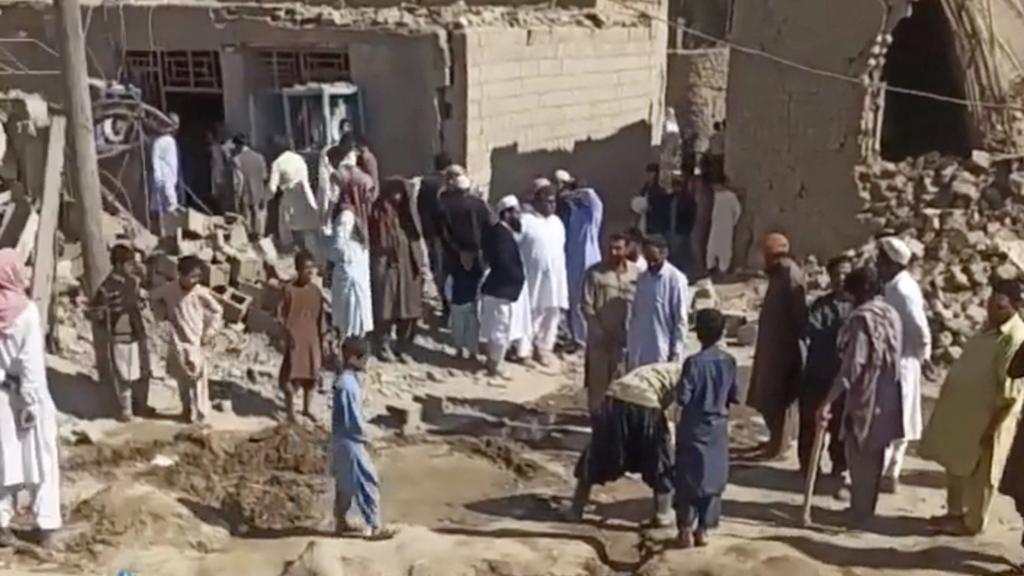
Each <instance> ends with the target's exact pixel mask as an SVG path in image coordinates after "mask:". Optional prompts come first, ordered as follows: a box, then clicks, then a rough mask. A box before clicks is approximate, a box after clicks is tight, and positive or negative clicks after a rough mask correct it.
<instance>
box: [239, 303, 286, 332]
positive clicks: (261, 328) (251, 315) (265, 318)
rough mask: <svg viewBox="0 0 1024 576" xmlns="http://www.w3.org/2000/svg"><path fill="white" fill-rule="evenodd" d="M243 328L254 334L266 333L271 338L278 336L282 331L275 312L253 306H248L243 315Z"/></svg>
mask: <svg viewBox="0 0 1024 576" xmlns="http://www.w3.org/2000/svg"><path fill="white" fill-rule="evenodd" d="M245 328H246V329H247V330H248V331H249V332H252V333H254V334H266V335H268V336H270V337H272V338H277V337H280V336H281V335H282V334H283V332H284V326H282V325H281V322H280V321H279V320H278V319H277V316H276V315H275V314H271V313H270V312H267V311H266V310H260V309H259V308H257V307H255V306H250V307H249V312H248V313H247V314H246V315H245Z"/></svg>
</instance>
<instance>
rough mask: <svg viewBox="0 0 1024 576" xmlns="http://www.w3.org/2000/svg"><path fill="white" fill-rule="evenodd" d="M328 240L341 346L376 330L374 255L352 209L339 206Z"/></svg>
mask: <svg viewBox="0 0 1024 576" xmlns="http://www.w3.org/2000/svg"><path fill="white" fill-rule="evenodd" d="M330 231H331V234H330V236H329V237H328V241H329V244H328V249H327V255H328V258H329V259H330V261H331V262H332V263H333V264H334V269H333V271H332V272H331V324H332V325H333V326H334V329H335V331H336V333H337V335H338V340H339V343H340V342H341V341H344V340H345V339H346V338H353V337H362V336H364V335H366V334H368V333H370V332H372V331H373V304H372V299H371V296H370V294H371V292H370V252H369V250H368V249H367V247H366V237H365V236H364V235H363V233H362V231H361V230H360V228H359V227H358V226H356V215H355V212H353V211H352V209H351V207H349V206H347V205H341V206H339V208H338V210H337V214H336V216H335V217H334V219H333V225H332V227H331V230H330Z"/></svg>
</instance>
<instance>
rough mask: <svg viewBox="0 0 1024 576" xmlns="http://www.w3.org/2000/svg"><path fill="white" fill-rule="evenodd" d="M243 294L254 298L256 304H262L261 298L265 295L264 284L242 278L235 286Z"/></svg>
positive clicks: (253, 301)
mask: <svg viewBox="0 0 1024 576" xmlns="http://www.w3.org/2000/svg"><path fill="white" fill-rule="evenodd" d="M235 289H237V290H238V291H239V292H241V293H242V294H245V295H246V296H248V297H249V298H252V303H253V304H254V305H256V306H259V305H260V299H261V298H262V297H263V285H262V284H256V283H254V282H246V281H245V280H242V281H241V282H239V283H238V285H236V286H235Z"/></svg>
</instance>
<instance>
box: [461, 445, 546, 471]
mask: <svg viewBox="0 0 1024 576" xmlns="http://www.w3.org/2000/svg"><path fill="white" fill-rule="evenodd" d="M450 444H451V446H452V447H453V448H455V449H457V450H461V451H463V452H466V453H468V454H473V455H475V456H480V457H482V458H485V459H487V460H490V461H491V462H494V463H496V464H498V465H500V466H502V467H503V468H507V469H508V470H511V471H512V472H513V473H515V474H516V475H517V476H519V477H521V478H525V479H529V478H533V477H535V476H536V475H537V474H539V473H540V472H541V471H543V470H544V467H543V466H542V465H541V464H540V463H538V462H537V461H536V460H533V459H531V458H530V457H529V456H528V455H527V454H528V453H529V449H528V448H527V447H525V446H522V445H520V444H517V443H515V442H511V441H509V440H505V439H502V438H455V439H452V440H451V441H450Z"/></svg>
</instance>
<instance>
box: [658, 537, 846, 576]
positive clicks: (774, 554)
mask: <svg viewBox="0 0 1024 576" xmlns="http://www.w3.org/2000/svg"><path fill="white" fill-rule="evenodd" d="M841 574H843V572H842V571H841V570H839V569H836V568H833V567H829V566H825V565H824V564H821V563H819V562H816V561H814V560H811V559H809V558H807V557H805V556H802V555H800V554H799V553H797V552H795V551H793V550H792V549H791V548H787V547H786V546H783V545H781V544H776V543H767V542H745V543H737V544H732V545H729V546H726V547H722V546H721V545H718V544H716V545H714V546H711V547H708V548H703V549H695V550H672V551H668V552H664V553H662V554H661V555H659V556H658V557H656V558H655V559H653V560H651V561H650V562H648V563H647V565H646V566H645V567H644V568H643V569H642V570H640V572H639V573H638V576H840V575H841Z"/></svg>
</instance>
